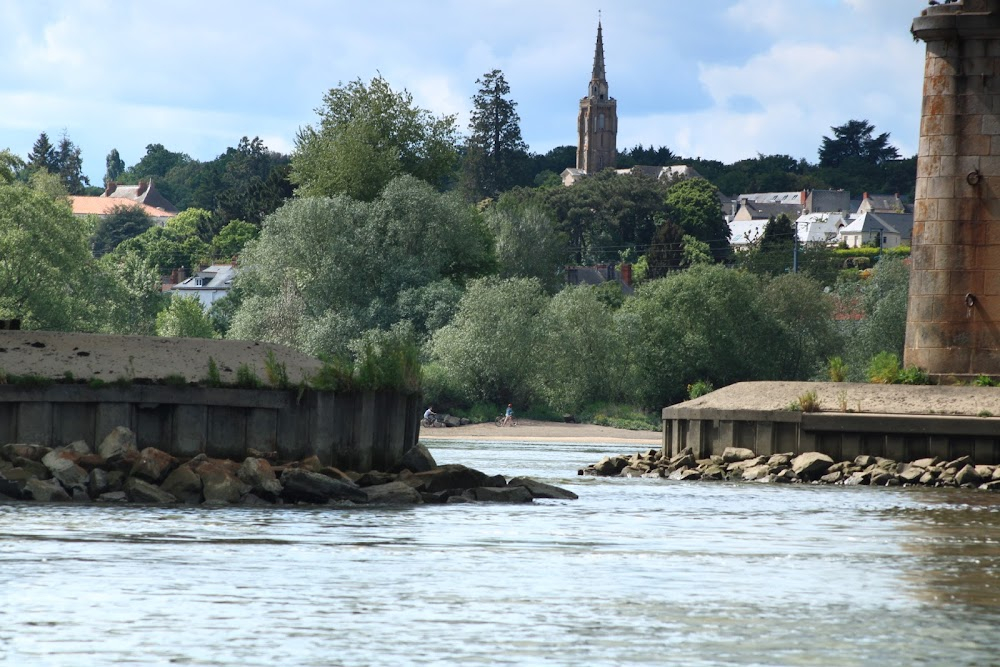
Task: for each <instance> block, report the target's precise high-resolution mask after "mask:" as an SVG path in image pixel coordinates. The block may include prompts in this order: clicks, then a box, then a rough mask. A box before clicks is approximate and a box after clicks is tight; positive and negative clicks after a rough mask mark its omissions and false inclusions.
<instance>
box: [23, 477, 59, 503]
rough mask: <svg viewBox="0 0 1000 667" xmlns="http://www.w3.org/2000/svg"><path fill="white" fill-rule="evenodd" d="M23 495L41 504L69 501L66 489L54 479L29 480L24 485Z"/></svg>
mask: <svg viewBox="0 0 1000 667" xmlns="http://www.w3.org/2000/svg"><path fill="white" fill-rule="evenodd" d="M24 495H25V496H26V497H28V498H30V499H31V500H37V501H39V502H43V503H48V502H66V501H67V500H70V496H69V494H68V493H66V489H64V488H63V487H62V484H60V483H59V482H57V481H56V480H54V479H29V480H28V481H27V482H26V483H25V485H24Z"/></svg>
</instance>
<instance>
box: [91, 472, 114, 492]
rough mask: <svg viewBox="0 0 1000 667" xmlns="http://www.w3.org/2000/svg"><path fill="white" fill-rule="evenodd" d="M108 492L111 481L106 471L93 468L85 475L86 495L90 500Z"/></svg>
mask: <svg viewBox="0 0 1000 667" xmlns="http://www.w3.org/2000/svg"><path fill="white" fill-rule="evenodd" d="M108 491H111V480H110V478H109V477H108V471H107V470H105V469H103V468H94V469H93V470H91V471H90V472H89V473H87V494H88V495H89V496H90V497H91V498H99V497H100V496H101V494H104V493H107V492H108Z"/></svg>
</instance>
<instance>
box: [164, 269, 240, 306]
mask: <svg viewBox="0 0 1000 667" xmlns="http://www.w3.org/2000/svg"><path fill="white" fill-rule="evenodd" d="M235 275H236V267H235V266H233V265H232V264H213V265H212V266H209V267H207V268H205V269H202V270H201V271H198V272H197V273H196V274H195V275H193V276H191V277H190V278H187V279H186V280H184V281H182V282H179V283H177V284H176V285H174V288H173V289H172V290H171V291H170V292H171V294H176V295H178V296H195V297H198V300H199V301H201V305H202V306H203V307H204V308H205V309H206V310H207V309H208V307H209V306H211V305H212V304H213V303H215V302H216V301H218V300H219V299H221V298H222V297H224V296H226V294H228V293H229V289H230V288H231V287H232V285H233V277H234V276H235Z"/></svg>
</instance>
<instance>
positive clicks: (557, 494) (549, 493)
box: [507, 477, 579, 500]
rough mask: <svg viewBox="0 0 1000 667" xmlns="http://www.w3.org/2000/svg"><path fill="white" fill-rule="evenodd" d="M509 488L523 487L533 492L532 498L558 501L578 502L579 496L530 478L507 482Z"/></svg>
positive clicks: (517, 478)
mask: <svg viewBox="0 0 1000 667" xmlns="http://www.w3.org/2000/svg"><path fill="white" fill-rule="evenodd" d="M507 486H508V487H511V486H523V487H524V488H526V489H527V490H528V491H530V492H531V496H532V498H554V499H557V500H576V499H577V498H579V496H578V495H576V494H575V493H573V492H572V491H567V490H566V489H561V488H559V487H558V486H553V485H551V484H546V483H544V482H539V481H537V480H534V479H531V478H530V477H515V478H514V479H512V480H510V481H509V482H507Z"/></svg>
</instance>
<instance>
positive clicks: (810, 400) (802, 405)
mask: <svg viewBox="0 0 1000 667" xmlns="http://www.w3.org/2000/svg"><path fill="white" fill-rule="evenodd" d="M798 404H799V409H800V410H802V412H819V408H820V404H819V397H818V396H816V392H815V391H807V392H806V393H804V394H802V395H801V396H799V400H798Z"/></svg>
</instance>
